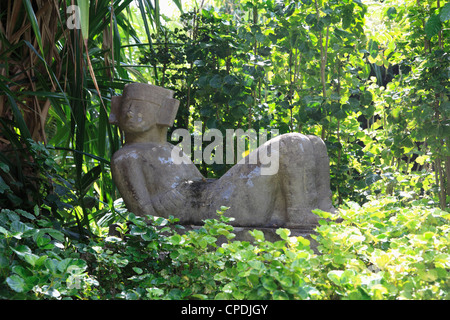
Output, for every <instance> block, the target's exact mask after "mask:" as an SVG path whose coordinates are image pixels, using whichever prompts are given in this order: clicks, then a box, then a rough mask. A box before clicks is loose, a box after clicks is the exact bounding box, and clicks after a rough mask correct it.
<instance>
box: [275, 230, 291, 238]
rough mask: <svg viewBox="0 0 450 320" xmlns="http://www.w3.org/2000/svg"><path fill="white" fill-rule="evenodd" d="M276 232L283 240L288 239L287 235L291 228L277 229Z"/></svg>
mask: <svg viewBox="0 0 450 320" xmlns="http://www.w3.org/2000/svg"><path fill="white" fill-rule="evenodd" d="M276 233H277V234H278V235H279V236H280V238H281V239H283V240H288V238H289V235H290V234H291V230H289V229H283V228H281V229H277V231H276Z"/></svg>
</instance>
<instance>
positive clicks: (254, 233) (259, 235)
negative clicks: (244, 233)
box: [249, 229, 265, 241]
mask: <svg viewBox="0 0 450 320" xmlns="http://www.w3.org/2000/svg"><path fill="white" fill-rule="evenodd" d="M249 232H250V234H251V235H252V236H253V238H255V240H256V241H264V239H265V238H264V233H263V232H262V231H261V230H256V229H255V230H253V231H249Z"/></svg>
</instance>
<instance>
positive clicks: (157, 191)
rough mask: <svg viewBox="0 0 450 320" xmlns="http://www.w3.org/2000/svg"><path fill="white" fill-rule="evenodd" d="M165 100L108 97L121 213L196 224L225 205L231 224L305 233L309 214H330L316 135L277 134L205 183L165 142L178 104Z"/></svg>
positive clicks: (138, 90) (168, 96) (312, 221)
mask: <svg viewBox="0 0 450 320" xmlns="http://www.w3.org/2000/svg"><path fill="white" fill-rule="evenodd" d="M172 97H173V92H172V91H171V90H167V89H165V88H161V87H157V86H154V85H149V84H142V83H133V84H127V85H126V86H125V88H124V90H123V95H122V96H118V97H113V99H112V103H111V115H110V122H111V123H113V124H118V125H119V127H120V128H121V129H122V130H123V132H124V134H125V145H124V146H123V147H122V148H121V149H120V150H118V151H117V152H116V153H115V154H114V155H113V157H112V160H111V170H112V175H113V178H114V181H115V183H116V186H117V187H118V190H119V192H120V194H121V195H122V198H123V200H124V202H125V205H126V206H127V208H128V210H130V211H131V212H133V213H135V214H136V215H152V216H160V217H166V218H167V217H169V215H172V216H174V217H176V218H179V219H180V224H190V225H202V224H203V220H204V219H209V218H215V217H216V210H218V209H219V208H220V207H221V206H227V207H229V209H228V210H227V211H226V213H225V214H226V215H227V216H231V217H234V218H235V220H234V222H232V224H233V225H234V226H240V227H261V228H263V227H286V228H308V227H312V226H315V225H316V224H317V223H318V220H319V217H318V216H317V215H315V214H313V213H312V212H311V210H313V209H316V208H318V209H322V210H324V211H328V212H334V211H335V209H334V208H333V205H332V202H331V191H330V176H329V159H328V156H327V150H326V146H325V144H324V143H323V141H322V140H321V139H320V138H318V137H315V136H305V135H303V134H300V133H289V134H283V135H280V136H277V137H275V138H273V139H271V140H269V141H267V142H266V143H264V144H263V145H261V146H259V147H258V148H257V149H256V150H254V151H252V152H251V153H250V154H249V155H248V156H247V157H246V158H243V159H242V160H241V161H239V162H238V163H237V164H235V165H234V166H233V167H232V168H231V169H230V170H229V171H228V172H227V173H226V174H224V175H223V176H222V177H221V178H220V179H217V180H214V181H208V180H206V179H205V178H204V177H203V176H202V174H201V173H200V172H199V170H198V169H197V167H196V166H195V165H194V163H193V162H192V161H191V160H190V158H188V157H187V156H186V155H185V154H183V153H182V152H181V149H179V148H178V147H177V146H174V145H172V144H170V143H168V142H167V129H168V127H170V126H172V125H173V121H174V119H175V116H176V113H177V110H178V105H179V101H178V100H175V99H173V98H172ZM174 155H181V160H182V161H180V159H174ZM268 156H270V157H271V158H270V159H271V161H274V162H275V161H276V163H275V164H276V166H274V168H276V169H277V170H272V171H273V172H270V170H269V171H267V170H266V171H265V169H267V166H268V164H267V161H263V160H264V159H267V158H268ZM252 157H253V158H252ZM249 158H251V159H257V161H254V162H251V161H248V159H249ZM175 160H177V161H175ZM270 165H274V164H273V163H271V164H270Z"/></svg>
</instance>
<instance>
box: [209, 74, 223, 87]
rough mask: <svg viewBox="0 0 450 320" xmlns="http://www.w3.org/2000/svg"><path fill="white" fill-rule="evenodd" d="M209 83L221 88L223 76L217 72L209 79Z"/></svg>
mask: <svg viewBox="0 0 450 320" xmlns="http://www.w3.org/2000/svg"><path fill="white" fill-rule="evenodd" d="M209 85H210V86H211V87H213V88H214V89H219V88H220V87H221V86H222V77H221V76H219V75H218V74H215V75H214V76H213V77H212V78H211V80H209Z"/></svg>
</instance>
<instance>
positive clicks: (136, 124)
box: [119, 97, 159, 133]
mask: <svg viewBox="0 0 450 320" xmlns="http://www.w3.org/2000/svg"><path fill="white" fill-rule="evenodd" d="M158 110H159V106H158V105H156V104H154V103H152V102H149V101H142V100H133V99H130V98H127V97H123V99H122V105H121V108H120V116H119V125H120V127H121V129H122V130H123V131H125V132H132V133H139V132H146V131H148V130H150V129H152V128H153V127H154V126H156V123H157V115H158Z"/></svg>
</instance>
